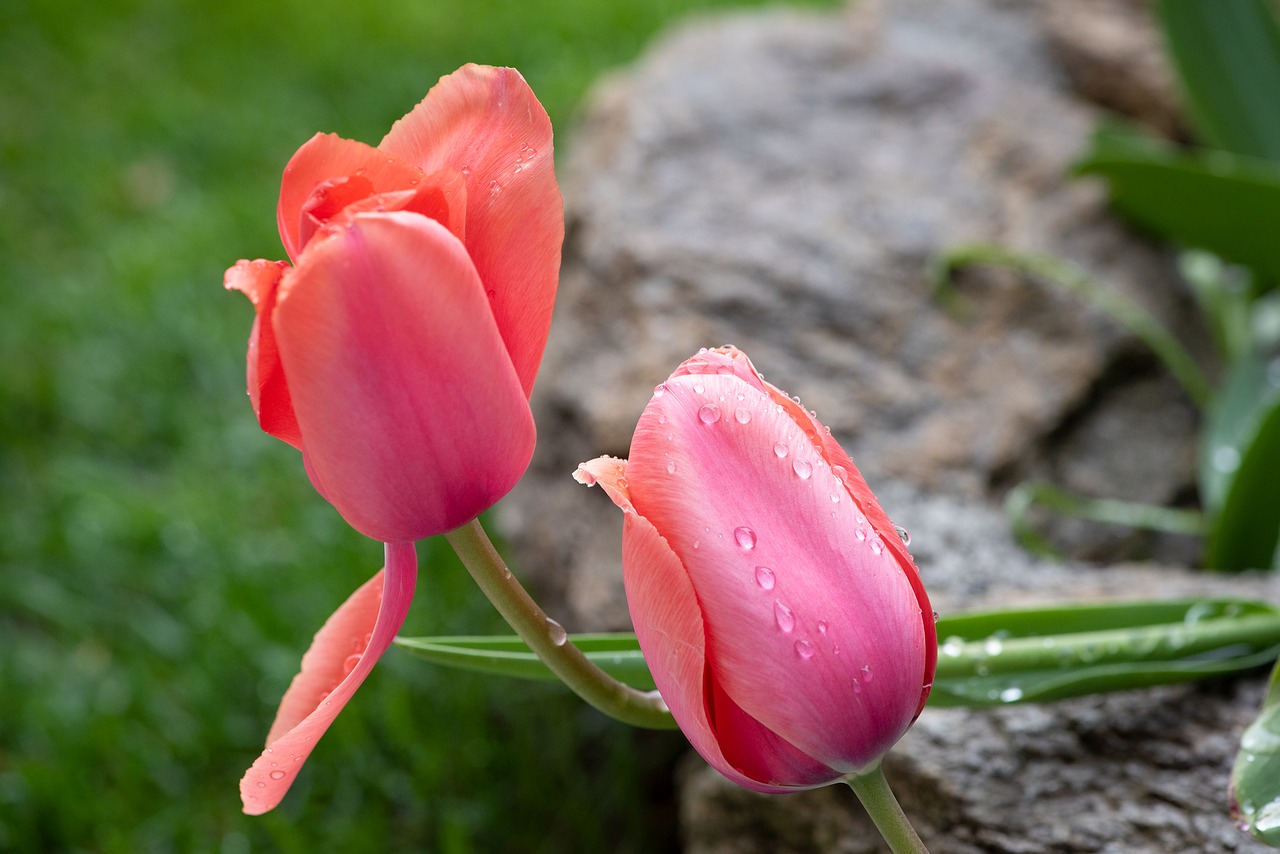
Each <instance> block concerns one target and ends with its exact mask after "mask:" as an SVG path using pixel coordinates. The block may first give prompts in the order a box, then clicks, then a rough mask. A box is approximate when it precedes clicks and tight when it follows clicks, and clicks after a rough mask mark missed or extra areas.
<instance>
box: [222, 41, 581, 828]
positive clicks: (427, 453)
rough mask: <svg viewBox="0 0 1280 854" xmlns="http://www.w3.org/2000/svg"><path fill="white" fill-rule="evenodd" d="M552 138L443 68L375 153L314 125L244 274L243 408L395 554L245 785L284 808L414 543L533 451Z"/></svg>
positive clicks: (555, 266)
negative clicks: (275, 242)
mask: <svg viewBox="0 0 1280 854" xmlns="http://www.w3.org/2000/svg"><path fill="white" fill-rule="evenodd" d="M553 166H554V163H553V158H552V147H551V125H550V121H549V120H548V118H547V114H546V112H545V111H544V110H543V109H542V106H541V105H540V104H539V103H538V101H537V99H536V98H535V97H534V95H533V92H532V91H531V90H530V89H529V87H528V85H527V84H526V83H525V81H524V79H523V78H522V77H521V76H520V74H519V73H518V72H516V71H515V70H514V69H509V68H489V67H483V66H476V65H468V66H465V67H463V68H461V69H459V70H458V71H457V72H455V73H454V74H451V75H448V76H447V77H444V78H442V79H441V81H440V82H439V83H438V84H437V85H436V86H435V87H433V88H432V89H431V91H430V92H429V93H428V94H427V96H426V98H425V99H424V100H423V101H422V102H421V103H420V104H419V105H418V106H417V107H415V108H414V109H413V111H411V112H410V113H409V114H408V115H406V116H405V117H404V118H402V119H401V120H399V121H398V122H396V124H395V125H394V126H393V127H392V129H391V131H390V132H389V133H388V134H387V135H386V137H385V138H384V139H383V140H382V142H381V143H379V144H378V146H377V147H374V146H370V145H365V144H364V143H360V142H354V141H351V140H347V139H342V138H341V137H337V136H334V135H331V134H317V135H316V136H315V137H313V138H312V139H310V140H309V141H308V142H307V143H305V144H304V145H303V146H302V147H301V148H300V149H299V150H298V152H297V153H296V154H295V155H294V156H293V158H292V159H291V160H290V161H289V164H288V165H287V166H286V167H285V170H284V176H283V180H282V182H281V189H280V201H279V205H278V208H277V221H278V225H279V228H280V237H281V240H282V241H283V243H284V248H285V251H286V252H287V254H288V256H289V259H290V261H292V265H290V264H289V263H287V262H284V261H264V260H256V261H240V262H239V263H237V264H236V265H235V266H233V267H232V268H231V269H229V270H228V271H227V273H226V277H225V284H226V287H227V288H230V289H234V290H239V291H241V292H243V293H244V294H246V295H247V296H248V297H249V299H250V300H251V301H252V303H253V305H254V308H255V309H256V319H255V321H254V324H253V330H252V332H251V334H250V338H249V353H248V370H247V375H248V387H249V398H250V401H251V403H252V404H253V409H254V412H255V413H256V415H257V417H258V421H259V424H260V425H261V426H262V429H263V430H265V431H266V432H268V433H270V434H271V435H273V436H276V437H278V438H279V439H281V440H283V441H285V442H288V443H289V444H291V445H293V446H294V447H296V448H298V449H299V450H300V451H301V453H302V460H303V464H304V466H305V469H306V472H307V475H308V477H309V478H310V480H311V483H312V484H313V485H314V486H315V488H316V490H317V491H318V492H319V493H320V494H321V495H322V496H323V497H324V498H325V499H326V500H327V501H329V503H331V504H332V505H333V506H334V507H335V508H336V509H337V510H338V512H339V513H340V514H341V515H342V517H343V518H344V519H345V520H346V521H347V522H348V523H349V524H351V526H352V527H354V528H355V529H356V530H358V531H360V532H361V533H364V534H365V535H367V536H369V537H372V538H374V539H377V540H381V541H383V542H384V543H387V544H388V545H387V549H386V551H387V562H386V566H385V572H384V573H379V575H378V576H375V578H374V579H373V580H372V581H370V582H369V583H368V584H366V585H365V586H364V587H362V588H361V589H360V590H358V591H357V592H356V593H355V594H353V596H352V597H351V599H350V600H348V602H347V603H346V604H345V605H343V606H342V608H340V609H339V610H338V612H337V613H335V614H334V616H333V617H332V618H331V619H330V621H329V622H328V623H326V625H325V627H324V628H323V629H321V631H320V633H319V634H317V635H316V639H315V642H314V643H313V645H312V647H311V650H310V651H309V652H308V653H307V655H306V657H304V659H303V664H302V670H301V672H300V673H299V674H298V677H297V678H296V679H295V680H294V682H293V684H292V685H291V686H290V688H289V691H288V692H287V693H286V695H285V697H284V700H283V701H282V703H281V708H280V713H279V716H278V717H277V719H276V723H275V725H274V726H273V727H272V729H271V733H270V735H269V736H268V747H267V749H266V751H265V752H264V753H263V755H262V757H260V759H259V760H258V762H256V763H255V764H254V766H253V768H251V769H250V771H249V772H248V773H247V774H246V775H245V778H244V780H243V781H242V783H241V791H242V795H243V797H244V801H245V810H246V812H251V813H258V812H264V811H266V810H268V809H271V808H272V807H274V806H275V805H276V803H278V802H279V800H280V798H282V797H283V796H284V793H285V791H287V789H288V786H289V784H290V783H291V782H292V780H293V777H294V775H295V774H296V772H297V763H300V762H301V760H302V759H304V758H305V756H306V754H307V753H309V752H310V750H311V747H312V746H314V744H315V741H316V739H318V738H319V736H320V734H321V733H323V732H324V730H325V729H326V728H327V727H328V725H329V723H331V722H332V720H333V718H334V716H336V715H337V713H338V711H339V710H340V709H341V708H342V706H343V705H344V704H345V703H346V702H347V700H348V699H349V698H350V696H351V694H352V692H354V690H355V689H356V687H358V686H359V684H360V683H361V682H362V681H363V679H364V677H365V676H366V675H367V674H368V672H369V670H370V669H371V668H372V666H373V664H374V663H375V662H376V661H377V658H378V657H379V656H380V655H381V654H382V652H383V651H384V650H385V649H386V647H387V645H388V644H389V643H390V642H391V639H392V638H393V637H394V635H395V633H396V631H397V630H398V629H399V627H400V625H401V623H402V622H403V619H404V614H405V612H406V610H407V608H408V604H409V601H410V599H411V598H412V595H413V588H414V582H415V579H416V573H417V559H416V556H415V554H414V551H413V546H412V543H413V541H414V540H418V539H421V538H423V537H427V536H431V535H434V534H440V533H444V532H447V531H451V530H454V529H456V528H458V527H459V526H461V525H463V524H465V523H467V522H469V521H470V520H472V519H474V518H475V517H476V516H477V515H479V514H480V513H481V512H482V511H483V510H485V509H487V508H489V507H490V506H492V505H493V504H494V503H495V502H496V501H498V499H500V498H501V497H502V496H503V495H505V494H506V493H507V492H508V491H509V490H510V489H511V487H512V486H514V485H515V483H516V481H517V480H519V478H520V477H521V475H522V474H523V473H524V471H525V469H526V468H527V467H528V464H529V459H530V457H531V456H532V453H533V446H534V424H533V416H532V414H531V412H530V410H529V394H530V392H531V391H532V389H533V383H534V378H535V376H536V374H537V370H538V365H539V363H540V362H541V360H542V352H543V349H544V347H545V345H546V339H547V332H548V328H549V326H550V322H551V310H552V303H553V301H554V298H555V290H556V285H557V282H558V279H559V266H560V244H561V240H562V238H563V236H564V213H563V206H562V203H561V199H560V192H559V189H558V187H557V185H556V181H555V174H554V171H553Z"/></svg>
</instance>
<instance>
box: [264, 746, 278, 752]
mask: <svg viewBox="0 0 1280 854" xmlns="http://www.w3.org/2000/svg"><path fill="white" fill-rule="evenodd" d="M266 752H267V753H275V752H276V749H275V748H274V747H268V748H267V750H266Z"/></svg>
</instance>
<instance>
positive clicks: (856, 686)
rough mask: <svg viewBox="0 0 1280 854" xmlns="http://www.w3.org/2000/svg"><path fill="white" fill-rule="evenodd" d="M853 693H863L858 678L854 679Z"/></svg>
mask: <svg viewBox="0 0 1280 854" xmlns="http://www.w3.org/2000/svg"><path fill="white" fill-rule="evenodd" d="M853 693H855V694H861V693H862V683H861V682H859V681H858V679H857V677H854V680H853Z"/></svg>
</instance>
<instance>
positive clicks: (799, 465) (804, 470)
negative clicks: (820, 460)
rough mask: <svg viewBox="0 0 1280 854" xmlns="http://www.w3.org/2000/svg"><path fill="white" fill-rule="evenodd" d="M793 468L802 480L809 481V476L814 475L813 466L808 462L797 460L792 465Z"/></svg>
mask: <svg viewBox="0 0 1280 854" xmlns="http://www.w3.org/2000/svg"><path fill="white" fill-rule="evenodd" d="M791 468H792V469H794V470H795V473H796V475H797V476H798V477H799V478H800V479H801V480H808V479H809V475H811V474H813V466H811V465H810V464H809V462H808V461H807V460H796V461H795V462H793V463H792V464H791Z"/></svg>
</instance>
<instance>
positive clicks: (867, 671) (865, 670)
mask: <svg viewBox="0 0 1280 854" xmlns="http://www.w3.org/2000/svg"><path fill="white" fill-rule="evenodd" d="M862 681H863V682H866V683H867V684H870V683H871V665H870V664H864V665H862Z"/></svg>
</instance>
